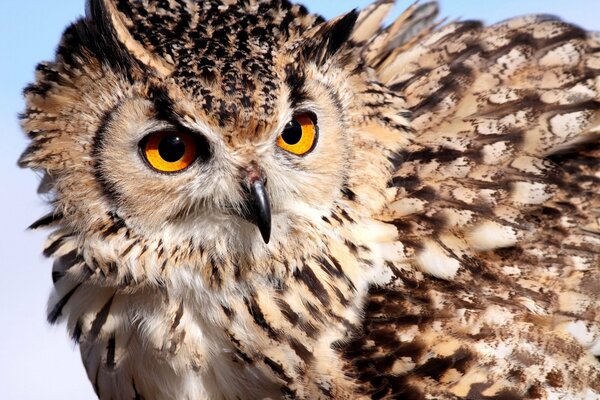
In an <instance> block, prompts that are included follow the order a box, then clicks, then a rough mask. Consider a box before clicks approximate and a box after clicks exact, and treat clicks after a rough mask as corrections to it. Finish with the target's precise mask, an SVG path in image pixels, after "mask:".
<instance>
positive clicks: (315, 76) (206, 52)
mask: <svg viewBox="0 0 600 400" xmlns="http://www.w3.org/2000/svg"><path fill="white" fill-rule="evenodd" d="M146 3H148V4H146ZM242 3H243V4H242ZM242 3H240V4H234V5H231V7H230V6H227V5H225V4H223V3H221V2H205V3H203V4H202V5H196V6H193V7H192V6H190V7H191V8H181V7H179V8H169V7H170V6H165V5H162V2H161V5H160V6H159V5H158V2H157V3H156V4H155V3H154V2H152V1H151V2H138V1H126V2H119V6H118V7H117V5H115V4H113V2H111V1H108V0H104V1H91V2H90V3H89V10H88V16H87V17H86V18H85V19H83V20H81V21H79V22H78V23H76V24H74V25H73V26H71V27H70V28H68V29H67V31H66V32H65V35H64V38H63V42H62V44H61V46H60V48H59V50H58V55H57V61H56V62H55V63H52V64H44V65H41V66H40V67H39V72H38V75H39V76H38V82H37V83H36V84H34V85H32V86H31V87H30V89H29V90H28V91H27V96H28V102H29V109H28V113H27V118H26V119H25V120H24V124H23V125H24V128H25V130H26V131H29V132H31V133H32V135H33V136H35V135H36V133H35V132H43V135H46V134H47V133H50V135H49V136H45V137H44V138H42V136H38V137H33V139H34V142H33V144H32V146H30V148H29V149H28V151H26V152H25V154H24V155H23V157H22V159H21V163H22V165H24V166H28V167H32V168H35V169H41V170H43V171H44V172H45V173H46V174H47V175H48V176H50V177H51V178H52V181H53V189H54V193H55V196H56V200H55V204H56V207H57V212H60V213H61V215H62V216H63V221H64V223H66V224H70V225H71V226H72V227H73V228H74V229H75V230H76V231H78V232H81V233H82V234H83V237H84V241H85V240H86V239H85V237H86V235H92V234H93V235H96V237H98V232H101V231H103V230H106V229H109V230H110V229H111V228H106V226H107V224H108V225H110V224H111V222H107V221H113V222H114V221H118V222H117V224H118V225H119V226H121V225H122V226H126V227H127V228H128V229H129V231H128V233H131V232H134V233H135V234H136V235H139V237H141V238H143V239H144V240H154V241H160V242H161V243H162V242H166V243H172V244H173V245H175V244H176V243H181V242H187V241H190V242H193V243H197V244H200V245H201V246H202V247H203V248H209V249H210V248H216V247H219V248H221V249H222V250H223V251H224V252H234V251H240V252H248V250H249V249H256V248H264V247H265V243H269V242H271V243H275V244H280V245H281V244H283V245H286V239H285V238H291V237H293V235H290V233H294V232H299V231H300V232H303V236H305V237H307V236H308V237H310V235H311V232H313V231H316V229H317V228H316V224H318V223H320V221H321V219H322V217H323V216H324V215H326V214H327V213H328V210H331V209H332V208H333V207H334V203H335V202H336V201H337V200H339V199H340V197H341V191H342V189H343V188H344V185H346V180H347V176H348V173H349V169H350V165H351V160H352V159H353V158H354V154H353V153H352V152H351V150H350V149H351V148H352V147H353V146H352V143H351V141H352V136H353V133H352V132H353V130H352V129H353V128H352V124H351V122H350V117H349V114H350V110H349V109H350V107H351V104H352V102H353V101H354V99H353V90H354V89H353V88H354V86H355V85H356V82H355V80H356V79H357V78H356V75H352V76H351V74H350V73H349V72H348V71H351V70H350V69H348V68H347V67H348V64H350V63H353V62H354V57H353V56H352V54H351V51H352V50H350V47H348V48H346V47H345V43H346V41H347V40H348V38H349V36H350V34H351V31H352V27H353V24H354V22H355V21H356V14H355V13H350V14H348V15H346V16H344V17H342V18H339V19H337V20H333V21H330V22H327V23H324V22H323V21H322V20H321V19H320V18H318V17H315V16H312V15H310V14H308V13H307V12H306V10H304V9H303V8H302V7H300V6H297V5H290V4H287V3H286V2H283V3H280V2H273V3H271V2H256V3H255V2H242ZM164 7H167V8H164ZM149 13H150V14H152V15H153V16H154V17H152V18H151V16H149V15H148V14H149ZM234 22H235V23H234ZM183 26H184V27H183ZM36 110H44V111H43V112H39V113H37V111H36ZM36 113H37V114H36ZM34 114H35V116H34ZM40 115H41V118H40ZM42 120H43V121H42ZM40 121H42V122H40ZM36 138H37V139H40V140H41V139H43V140H44V142H43V146H40V145H39V142H37V143H36V141H35V139H36ZM112 229H114V228H112ZM86 232H87V233H86ZM100 236H102V235H100ZM121 250H122V249H121ZM115 252H117V251H116V250H115Z"/></svg>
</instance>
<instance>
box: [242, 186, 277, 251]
mask: <svg viewBox="0 0 600 400" xmlns="http://www.w3.org/2000/svg"><path fill="white" fill-rule="evenodd" d="M248 186H249V187H248V189H249V190H248V191H247V195H246V196H247V197H246V207H247V215H246V216H245V218H246V219H247V220H248V221H250V222H252V223H253V224H254V225H256V226H257V227H258V230H259V231H260V234H261V236H262V238H263V240H264V241H265V243H269V240H270V239H271V204H270V202H269V195H268V193H267V191H266V189H265V185H264V182H263V180H262V179H257V178H254V179H249V180H248Z"/></svg>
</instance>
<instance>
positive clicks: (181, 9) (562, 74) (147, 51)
mask: <svg viewBox="0 0 600 400" xmlns="http://www.w3.org/2000/svg"><path fill="white" fill-rule="evenodd" d="M392 5H393V2H392V1H390V0H380V1H378V2H376V3H375V4H374V5H372V6H370V7H368V8H367V9H365V10H363V11H362V12H360V13H358V12H351V13H349V14H347V15H345V16H342V17H339V18H336V19H334V20H331V21H324V20H323V19H322V18H320V17H318V16H314V15H312V14H309V13H307V11H306V10H305V9H304V8H302V7H300V6H297V5H292V4H290V3H288V2H287V1H284V0H265V1H258V0H210V1H202V2H199V1H195V0H189V1H188V0H169V1H167V0H143V1H140V0H114V1H113V0H90V1H89V4H88V12H87V16H86V17H85V18H83V19H82V20H80V21H78V22H76V23H75V24H73V25H71V26H70V27H69V28H68V29H67V30H66V32H65V34H64V36H63V39H62V42H61V45H60V46H59V49H58V51H57V56H56V59H55V60H54V61H53V62H48V63H42V64H40V65H39V66H38V69H37V77H36V81H35V82H34V83H33V84H31V85H30V86H29V87H28V88H27V89H26V90H25V95H26V99H27V109H26V111H25V113H24V114H23V119H22V121H23V128H24V130H25V132H26V133H27V135H28V137H29V139H30V140H31V142H30V144H29V147H28V149H27V150H26V151H25V153H24V154H23V156H22V157H21V160H20V163H21V165H22V166H24V167H28V168H32V169H34V170H37V171H40V172H42V173H43V175H44V179H43V182H42V185H41V187H40V189H41V191H43V192H47V193H48V195H49V197H50V204H51V206H52V212H51V213H50V214H49V215H48V216H47V217H44V218H43V219H41V220H39V221H38V222H36V223H35V224H34V225H33V227H34V228H41V227H52V228H53V229H54V231H53V232H52V233H51V235H50V237H49V240H48V243H47V245H46V248H45V250H44V254H45V255H46V256H48V257H52V258H54V265H53V272H52V278H53V281H54V288H55V290H54V293H53V295H52V297H51V300H50V303H49V308H48V319H49V321H50V322H51V323H56V322H58V321H61V320H65V321H66V322H67V326H68V329H69V332H70V334H71V336H72V337H73V339H74V340H75V341H76V342H77V343H78V344H79V346H80V349H81V354H82V360H83V363H84V365H85V367H86V370H87V372H88V376H89V377H90V380H91V382H92V383H93V385H94V387H95V390H96V393H97V394H98V396H99V397H100V398H103V399H121V398H122V399H133V398H135V399H139V398H146V399H151V398H152V399H154V398H156V399H169V398H177V399H184V398H189V399H198V398H211V399H212V398H215V399H216V398H226V399H235V398H301V399H316V398H335V399H344V398H361V397H366V398H406V399H424V398H436V399H455V398H470V399H520V398H544V399H546V398H547V399H556V398H565V399H568V398H573V399H579V398H586V399H596V398H600V363H599V362H598V359H597V358H596V357H597V356H598V355H600V299H599V296H600V255H599V254H600V189H599V187H600V162H599V161H598V160H599V159H600V141H599V137H600V135H599V129H600V128H599V125H598V124H599V122H600V110H599V109H600V37H599V36H598V35H596V34H593V33H589V32H585V31H583V30H581V29H579V28H577V27H575V26H572V25H570V24H568V23H564V22H561V21H560V20H558V19H556V18H553V17H548V16H532V17H522V18H516V19H512V20H509V21H506V22H503V23H500V24H497V25H493V26H490V27H485V26H483V25H482V24H480V23H478V22H472V21H467V22H455V23H450V24H437V23H436V22H435V20H436V14H437V7H436V5H435V4H434V3H425V4H420V5H419V4H417V5H413V6H411V7H410V8H409V9H408V10H407V11H406V12H405V13H404V14H402V15H401V16H400V17H399V18H398V19H397V20H396V21H395V22H394V23H392V24H391V25H390V26H388V27H385V28H382V27H381V23H382V20H383V18H384V17H385V15H386V13H387V12H388V11H389V9H390V8H391V6H392ZM299 111H310V112H311V113H314V114H315V115H316V117H317V120H318V129H319V139H318V142H317V144H316V146H315V149H314V151H313V152H311V153H310V154H307V155H306V156H303V157H299V156H295V155H293V154H289V153H286V152H285V151H283V150H282V149H279V148H277V147H276V146H275V141H276V138H277V137H278V135H279V133H280V132H281V130H282V129H283V127H284V126H285V124H286V123H287V122H288V121H289V119H290V118H291V117H292V115H294V114H295V113H297V112H299ZM166 128H168V129H178V130H185V131H187V132H191V133H192V134H193V135H195V136H197V137H198V140H200V142H201V143H202V144H203V146H204V147H203V148H202V149H201V151H200V157H199V160H198V161H197V162H196V163H194V164H193V165H192V166H190V168H188V169H186V170H185V171H183V172H181V173H177V174H172V175H167V174H160V173H157V172H156V171H154V170H152V169H150V168H148V166H147V165H146V164H145V163H144V162H143V160H142V159H141V157H140V155H139V150H138V143H139V142H140V140H141V139H142V138H143V137H144V136H145V135H146V134H147V133H148V132H151V131H153V130H157V129H166ZM248 171H251V172H252V173H255V174H260V175H261V176H264V181H265V182H266V184H265V186H266V188H267V191H268V195H269V197H270V199H271V208H272V218H273V226H272V234H271V241H270V242H269V243H265V242H264V241H263V240H262V239H261V233H259V231H258V230H257V228H256V226H254V225H253V224H252V223H251V222H248V221H247V220H246V219H244V218H242V217H240V215H242V214H243V212H244V193H243V191H242V190H241V189H240V184H239V183H240V180H241V179H242V178H241V177H242V176H243V175H244V174H247V173H250V172H248ZM595 356H596V357H595Z"/></svg>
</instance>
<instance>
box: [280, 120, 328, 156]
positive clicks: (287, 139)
mask: <svg viewBox="0 0 600 400" xmlns="http://www.w3.org/2000/svg"><path fill="white" fill-rule="evenodd" d="M315 121H316V118H315V116H314V115H312V114H300V115H296V116H295V117H294V118H293V119H292V120H291V121H290V122H288V124H287V125H286V126H285V128H284V129H283V132H281V135H279V137H278V138H277V145H278V146H279V147H281V148H282V149H284V150H286V151H289V152H290V153H293V154H296V155H299V156H303V155H305V154H308V153H309V152H311V151H312V150H313V149H314V148H315V144H316V143H317V136H318V132H317V124H316V122H315Z"/></svg>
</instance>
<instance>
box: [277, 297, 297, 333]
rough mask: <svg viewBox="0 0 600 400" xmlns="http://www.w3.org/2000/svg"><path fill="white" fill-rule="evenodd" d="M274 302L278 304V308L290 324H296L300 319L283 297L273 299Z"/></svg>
mask: <svg viewBox="0 0 600 400" xmlns="http://www.w3.org/2000/svg"><path fill="white" fill-rule="evenodd" d="M275 303H277V305H278V306H279V310H280V311H281V313H282V314H283V316H284V317H285V319H287V320H288V322H289V323H290V324H292V326H296V324H298V321H299V320H300V316H299V315H298V314H297V313H296V312H294V310H292V308H291V307H290V305H289V304H288V303H287V302H286V301H285V300H283V299H279V298H277V299H275Z"/></svg>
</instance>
